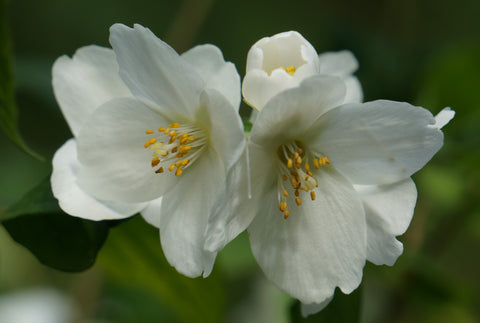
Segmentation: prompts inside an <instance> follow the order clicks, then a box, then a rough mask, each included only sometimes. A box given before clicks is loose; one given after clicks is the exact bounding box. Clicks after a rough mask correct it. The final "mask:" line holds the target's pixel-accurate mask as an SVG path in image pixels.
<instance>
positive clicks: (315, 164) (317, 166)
mask: <svg viewBox="0 0 480 323" xmlns="http://www.w3.org/2000/svg"><path fill="white" fill-rule="evenodd" d="M313 165H314V166H315V168H316V169H319V168H320V165H318V159H316V158H315V159H314V160H313Z"/></svg>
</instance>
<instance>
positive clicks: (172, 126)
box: [168, 122, 180, 128]
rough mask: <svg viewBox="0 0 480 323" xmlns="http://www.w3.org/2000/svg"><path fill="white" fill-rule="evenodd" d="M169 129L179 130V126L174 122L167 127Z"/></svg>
mask: <svg viewBox="0 0 480 323" xmlns="http://www.w3.org/2000/svg"><path fill="white" fill-rule="evenodd" d="M168 126H169V127H170V128H180V124H179V123H178V122H174V123H171V124H169V125H168Z"/></svg>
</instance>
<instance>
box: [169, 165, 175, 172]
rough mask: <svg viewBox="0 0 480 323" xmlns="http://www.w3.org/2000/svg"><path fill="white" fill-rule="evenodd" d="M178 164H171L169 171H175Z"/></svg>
mask: <svg viewBox="0 0 480 323" xmlns="http://www.w3.org/2000/svg"><path fill="white" fill-rule="evenodd" d="M176 167H177V166H176V165H175V164H171V165H170V166H168V170H169V171H173V170H174V169H175V168H176Z"/></svg>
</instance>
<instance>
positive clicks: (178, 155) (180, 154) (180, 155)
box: [175, 153, 186, 158]
mask: <svg viewBox="0 0 480 323" xmlns="http://www.w3.org/2000/svg"><path fill="white" fill-rule="evenodd" d="M185 154H186V153H178V154H176V155H175V157H177V158H182V157H183V156H185Z"/></svg>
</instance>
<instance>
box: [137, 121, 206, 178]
mask: <svg viewBox="0 0 480 323" xmlns="http://www.w3.org/2000/svg"><path fill="white" fill-rule="evenodd" d="M145 134H147V135H152V136H151V137H150V139H148V140H147V141H146V142H145V144H144V145H143V146H144V147H145V148H148V149H150V150H151V151H152V162H151V165H152V168H155V167H157V166H160V167H158V168H157V169H156V170H155V173H156V174H161V173H163V172H164V168H163V167H167V165H168V167H167V168H168V170H169V171H170V172H173V171H175V175H176V176H180V175H182V173H183V171H184V170H185V169H186V168H187V167H188V166H189V165H191V164H192V163H193V162H194V161H195V160H196V159H197V158H198V157H199V156H200V153H201V152H202V151H203V149H204V148H205V143H206V142H207V136H206V135H205V132H204V131H203V130H202V129H200V128H199V127H197V126H195V125H192V124H180V123H178V122H174V123H171V124H169V126H168V128H165V127H160V128H158V132H155V131H153V130H146V131H145Z"/></svg>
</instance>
